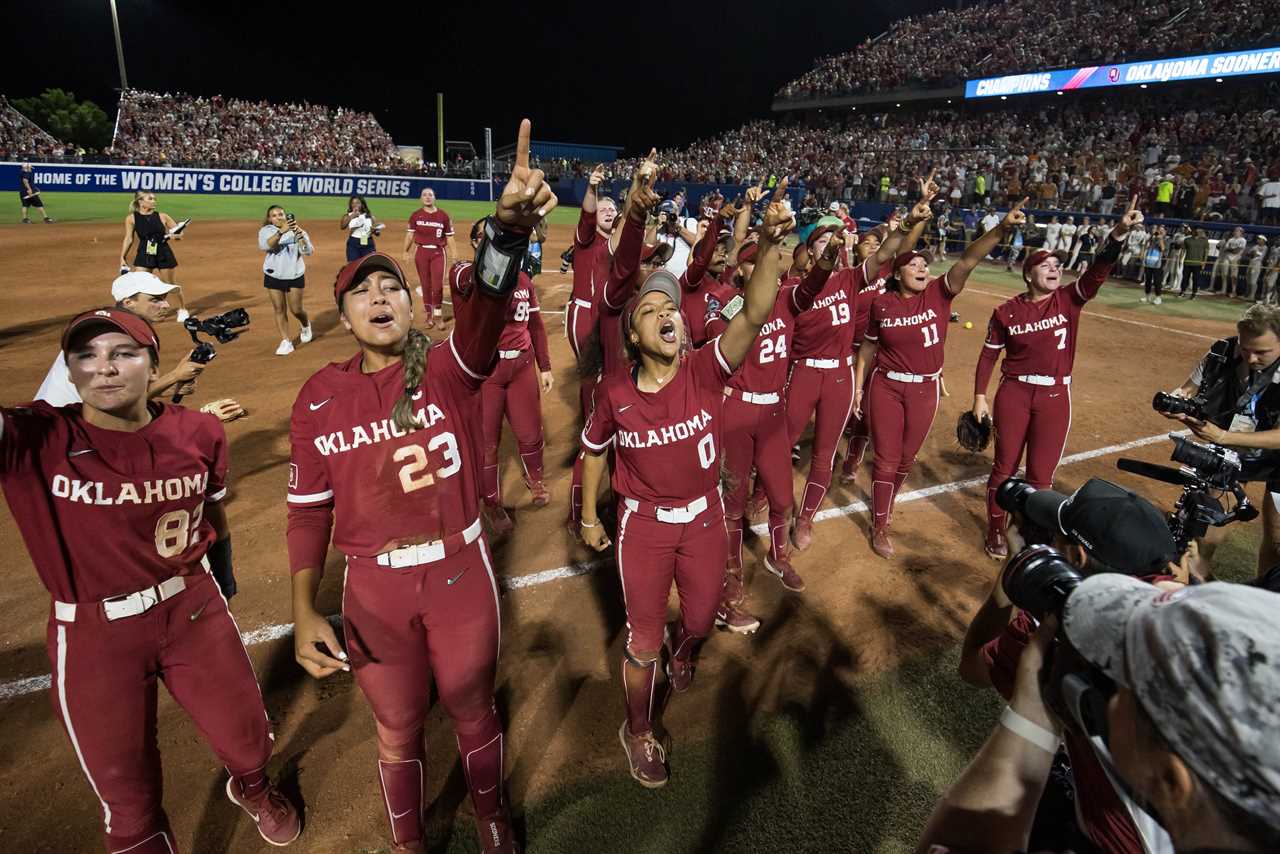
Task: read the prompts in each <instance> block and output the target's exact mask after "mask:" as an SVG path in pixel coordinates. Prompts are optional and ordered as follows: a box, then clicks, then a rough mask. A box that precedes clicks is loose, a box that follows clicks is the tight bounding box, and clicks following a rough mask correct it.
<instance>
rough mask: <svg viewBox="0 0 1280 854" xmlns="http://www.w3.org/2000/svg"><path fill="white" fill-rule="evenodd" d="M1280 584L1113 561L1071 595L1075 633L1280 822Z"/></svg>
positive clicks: (1189, 745)
mask: <svg viewBox="0 0 1280 854" xmlns="http://www.w3.org/2000/svg"><path fill="white" fill-rule="evenodd" d="M1277 614H1280V594H1276V593H1271V592H1269V591H1266V590H1259V589H1257V588H1256V587H1249V586H1246V585H1243V584H1230V583H1227V582H1212V583H1209V584H1202V585H1199V586H1196V587H1184V588H1182V589H1181V590H1175V591H1162V590H1159V589H1158V588H1156V587H1153V586H1151V585H1150V584H1146V583H1144V582H1142V581H1139V580H1137V579H1135V578H1130V577H1128V576H1125V575H1117V574H1115V573H1104V574H1101V575H1094V576H1091V577H1089V578H1086V579H1085V580H1084V582H1083V583H1081V585H1080V586H1079V587H1078V588H1076V590H1075V592H1074V593H1072V594H1071V598H1069V599H1068V600H1067V604H1066V609H1065V611H1064V616H1063V629H1064V631H1065V632H1066V635H1067V638H1068V639H1069V640H1070V641H1071V644H1072V645H1073V646H1074V647H1075V648H1076V649H1077V650H1078V651H1079V652H1080V654H1081V655H1083V656H1084V657H1085V658H1086V659H1088V660H1089V661H1090V662H1092V663H1093V664H1095V665H1097V666H1098V667H1100V668H1101V669H1102V670H1103V672H1105V673H1106V674H1107V676H1109V677H1110V678H1111V679H1113V680H1114V681H1115V682H1117V683H1119V684H1121V685H1124V686H1126V687H1128V688H1129V689H1130V690H1131V691H1133V693H1134V695H1135V696H1136V697H1137V698H1138V702H1139V703H1141V705H1142V708H1143V710H1144V711H1145V712H1146V713H1147V715H1148V717H1150V718H1151V721H1152V723H1154V724H1155V727H1156V729H1157V730H1158V731H1159V732H1160V735H1161V736H1163V737H1164V740H1165V741H1167V742H1168V743H1169V747H1170V748H1172V749H1173V751H1174V752H1175V753H1176V754H1178V756H1179V757H1181V758H1182V761H1184V762H1185V763H1187V765H1188V766H1190V767H1191V768H1192V770H1194V771H1195V772H1196V774H1198V775H1199V776H1200V778H1201V779H1202V780H1204V782H1205V783H1206V784H1208V785H1209V786H1210V787H1211V788H1212V789H1213V790H1214V791H1215V792H1217V793H1218V794H1219V795H1221V796H1222V797H1224V798H1226V799H1227V800H1229V801H1231V802H1232V803H1233V804H1235V805H1237V806H1238V807H1240V808H1241V809H1242V810H1244V811H1245V812H1247V813H1249V814H1250V815H1253V816H1257V817H1258V818H1260V819H1262V820H1264V821H1266V822H1267V823H1269V824H1280V738H1277V735H1276V734H1277V733H1280V630H1277V628H1276V615H1277Z"/></svg>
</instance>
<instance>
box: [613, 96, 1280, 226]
mask: <svg viewBox="0 0 1280 854" xmlns="http://www.w3.org/2000/svg"><path fill="white" fill-rule="evenodd" d="M1267 97H1272V96H1268V95H1267V94H1266V92H1264V91H1247V92H1244V93H1241V94H1237V95H1235V96H1233V97H1230V98H1223V99H1219V100H1217V101H1216V102H1215V101H1209V100H1208V99H1205V98H1204V97H1200V96H1183V97H1181V98H1178V99H1175V100H1173V101H1172V102H1171V100H1170V98H1168V97H1165V98H1162V99H1160V100H1159V101H1158V102H1156V101H1154V100H1152V99H1149V98H1145V97H1140V96H1136V95H1132V96H1129V95H1126V96H1119V97H1110V98H1106V99H1096V100H1091V101H1088V102H1085V103H1080V102H1068V103H1063V104H1061V105H1059V104H1058V103H1057V102H1054V103H1051V104H1048V105H1043V106H1036V107H1031V108H1024V109H1004V110H976V111H974V110H967V111H960V110H954V109H933V110H920V111H901V110H897V111H892V112H879V113H871V112H865V113H864V112H849V113H845V114H841V115H833V114H830V113H827V114H825V115H822V116H817V117H816V118H812V119H810V120H809V121H806V122H797V123H782V122H777V121H768V120H761V121H755V122H751V123H749V124H747V125H744V126H743V127H741V128H738V129H736V130H733V131H730V132H728V133H726V134H723V135H722V136H719V137H716V138H713V139H709V140H701V141H698V142H696V143H694V144H693V145H691V146H689V147H688V148H687V149H684V150H678V151H674V150H673V151H663V152H660V160H661V161H662V163H663V164H664V166H663V175H662V177H663V178H664V179H666V180H673V181H685V182H690V183H693V182H715V183H740V182H749V181H754V180H757V179H760V178H765V179H768V178H769V177H770V176H777V177H779V178H780V177H783V176H786V177H788V178H789V179H790V180H791V183H792V185H793V186H794V185H802V186H805V187H806V188H807V189H809V190H810V191H812V192H813V193H815V195H816V196H817V197H818V199H819V201H826V200H829V199H844V200H848V201H860V200H872V199H874V200H880V201H904V202H905V201H908V200H909V198H910V194H911V192H912V182H911V178H912V176H914V175H917V174H920V173H921V172H922V171H927V169H928V168H933V167H938V168H939V179H938V180H939V183H940V184H942V185H943V198H945V199H947V200H948V201H949V202H951V203H952V204H963V205H970V204H978V203H982V202H985V201H988V200H989V201H991V202H992V203H995V204H1004V203H1007V202H1009V201H1016V200H1017V199H1019V198H1022V196H1024V195H1029V196H1032V198H1033V199H1034V205H1035V206H1036V207H1039V208H1056V209H1062V210H1075V211H1093V212H1101V213H1110V212H1111V210H1112V209H1113V208H1114V207H1115V206H1116V205H1117V204H1119V205H1123V203H1124V200H1125V199H1126V198H1127V196H1128V194H1129V193H1131V192H1145V191H1147V190H1150V191H1151V192H1152V193H1156V192H1166V193H1168V194H1169V198H1168V199H1166V200H1165V201H1167V202H1168V205H1167V207H1165V208H1163V209H1162V211H1161V212H1162V213H1165V214H1171V213H1174V212H1175V210H1176V213H1177V214H1178V215H1179V216H1182V217H1187V218H1205V219H1228V220H1231V221H1239V222H1258V221H1260V220H1261V219H1263V218H1264V213H1263V210H1262V205H1263V204H1265V202H1264V200H1262V199H1261V198H1260V197H1259V194H1260V193H1261V191H1262V188H1263V186H1264V185H1265V184H1266V182H1267V178H1277V177H1280V131H1278V130H1277V122H1276V110H1275V109H1274V108H1266V109H1263V108H1264V107H1267ZM633 167H634V161H618V162H617V163H615V164H612V169H613V171H614V172H615V173H617V174H625V173H626V171H627V170H628V169H630V168H633ZM1166 181H1168V182H1170V183H1171V186H1170V187H1167V188H1165V189H1164V190H1161V185H1162V184H1164V183H1165V182H1166Z"/></svg>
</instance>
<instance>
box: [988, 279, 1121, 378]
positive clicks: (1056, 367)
mask: <svg viewBox="0 0 1280 854" xmlns="http://www.w3.org/2000/svg"><path fill="white" fill-rule="evenodd" d="M1110 271H1111V265H1110V264H1107V263H1099V264H1093V265H1090V267H1089V269H1088V271H1086V272H1085V274H1084V275H1083V276H1081V277H1080V278H1079V279H1077V280H1076V281H1075V282H1074V283H1072V284H1069V285H1063V286H1062V287H1059V288H1058V289H1057V290H1055V291H1054V292H1053V293H1051V294H1050V295H1049V296H1047V297H1045V298H1044V299H1042V300H1040V301H1039V302H1033V301H1032V300H1030V299H1028V298H1027V295H1026V294H1025V293H1022V294H1018V295H1017V296H1016V297H1014V298H1013V299H1010V300H1007V301H1006V302H1003V303H1001V304H1000V305H999V306H997V307H996V310H995V311H993V312H992V313H991V320H990V322H989V323H988V324H987V340H986V343H985V344H984V345H983V350H984V352H983V356H984V357H986V358H991V357H994V356H996V355H998V354H999V351H1000V350H1002V349H1003V350H1004V364H1003V365H1002V366H1001V368H1000V370H1001V373H1002V374H1003V375H1004V376H1012V377H1018V376H1027V375H1038V376H1045V377H1068V376H1071V368H1072V365H1074V364H1075V359H1076V330H1077V329H1078V328H1079V323H1080V312H1081V311H1082V310H1083V309H1084V306H1085V303H1087V302H1088V301H1089V300H1091V299H1093V298H1094V297H1095V296H1097V295H1098V289H1099V288H1101V287H1102V283H1103V282H1105V281H1106V280H1107V274H1108V273H1109V272H1110ZM984 360H985V359H984ZM986 379H990V372H989V371H988V373H987V376H986Z"/></svg>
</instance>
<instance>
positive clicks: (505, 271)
mask: <svg viewBox="0 0 1280 854" xmlns="http://www.w3.org/2000/svg"><path fill="white" fill-rule="evenodd" d="M528 249H529V232H527V231H522V230H519V229H514V228H503V227H502V225H501V224H499V223H498V221H497V219H496V218H495V217H490V218H489V219H487V220H486V221H485V224H484V233H483V236H482V237H481V238H480V245H479V246H478V247H476V260H475V270H474V272H473V273H472V277H473V279H474V280H475V281H476V282H477V283H478V284H479V285H480V289H481V291H483V292H486V293H488V294H489V295H490V296H493V297H504V296H506V295H507V294H509V293H511V292H512V291H513V290H515V287H516V284H517V282H519V280H520V264H521V262H522V261H523V260H524V255H525V252H526V251H528Z"/></svg>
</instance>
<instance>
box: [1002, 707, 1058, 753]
mask: <svg viewBox="0 0 1280 854" xmlns="http://www.w3.org/2000/svg"><path fill="white" fill-rule="evenodd" d="M1000 726H1002V727H1004V728H1005V729H1007V730H1009V732H1011V733H1013V734H1014V735H1016V736H1018V737H1019V738H1022V739H1024V740H1026V741H1029V742H1031V743H1032V744H1034V745H1035V746H1036V747H1038V748H1040V749H1041V750H1043V751H1045V752H1046V753H1057V752H1058V744H1059V743H1060V742H1061V739H1060V738H1058V736H1056V735H1054V734H1053V733H1051V732H1049V730H1047V729H1045V728H1044V727H1042V726H1040V725H1039V724H1037V723H1033V722H1032V721H1029V720H1027V719H1026V718H1024V717H1023V716H1022V715H1020V714H1018V713H1017V712H1015V711H1014V710H1013V707H1012V706H1005V707H1004V711H1003V712H1001V713H1000Z"/></svg>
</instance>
